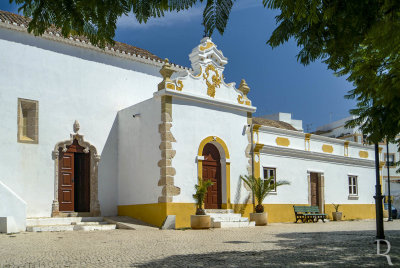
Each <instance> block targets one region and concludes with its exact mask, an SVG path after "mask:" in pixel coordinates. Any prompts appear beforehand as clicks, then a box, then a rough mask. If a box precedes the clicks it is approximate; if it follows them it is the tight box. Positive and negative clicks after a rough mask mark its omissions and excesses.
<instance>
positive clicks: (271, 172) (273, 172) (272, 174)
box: [263, 168, 276, 192]
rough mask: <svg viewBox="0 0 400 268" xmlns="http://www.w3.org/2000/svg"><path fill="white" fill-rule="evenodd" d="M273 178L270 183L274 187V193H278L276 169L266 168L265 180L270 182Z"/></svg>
mask: <svg viewBox="0 0 400 268" xmlns="http://www.w3.org/2000/svg"><path fill="white" fill-rule="evenodd" d="M271 177H272V180H271V182H270V184H271V186H273V188H274V189H273V190H272V192H276V169H275V168H264V178H263V179H264V180H268V179H269V178H271Z"/></svg>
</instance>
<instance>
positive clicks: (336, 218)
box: [332, 203, 342, 221]
mask: <svg viewBox="0 0 400 268" xmlns="http://www.w3.org/2000/svg"><path fill="white" fill-rule="evenodd" d="M332 205H333V207H334V208H335V211H333V212H332V219H333V220H334V221H341V220H342V212H339V206H340V205H339V204H337V205H336V204H333V203H332Z"/></svg>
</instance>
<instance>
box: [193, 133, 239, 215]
mask: <svg viewBox="0 0 400 268" xmlns="http://www.w3.org/2000/svg"><path fill="white" fill-rule="evenodd" d="M207 143H211V144H213V145H215V146H216V147H217V149H218V151H219V153H220V155H221V173H222V174H221V175H222V176H223V175H225V186H226V187H225V188H226V189H225V194H226V200H225V203H224V200H223V201H222V204H221V208H223V209H230V208H231V207H232V204H231V163H230V155H229V150H228V146H226V143H225V142H224V141H223V140H222V139H221V138H219V137H217V136H208V137H207V138H205V139H203V140H202V141H201V142H200V145H199V149H198V151H197V174H198V178H199V179H203V160H204V158H203V149H204V146H206V144H207ZM224 165H225V170H224V171H225V172H222V171H223V168H224ZM224 173H225V174H224ZM222 179H224V176H223V177H222ZM222 190H224V189H222Z"/></svg>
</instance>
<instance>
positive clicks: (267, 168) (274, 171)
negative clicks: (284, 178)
mask: <svg viewBox="0 0 400 268" xmlns="http://www.w3.org/2000/svg"><path fill="white" fill-rule="evenodd" d="M266 170H268V173H269V171H271V170H273V173H274V175H273V177H274V185H275V187H274V188H275V189H274V190H272V191H271V193H276V168H274V167H263V176H262V179H263V180H266V178H265V171H266Z"/></svg>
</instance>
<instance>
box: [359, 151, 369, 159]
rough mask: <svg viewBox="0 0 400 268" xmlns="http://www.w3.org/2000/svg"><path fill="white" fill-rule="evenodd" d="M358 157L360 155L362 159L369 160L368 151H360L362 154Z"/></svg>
mask: <svg viewBox="0 0 400 268" xmlns="http://www.w3.org/2000/svg"><path fill="white" fill-rule="evenodd" d="M358 155H359V156H360V157H361V158H368V152H367V151H360V152H359V153H358Z"/></svg>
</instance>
